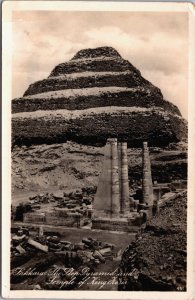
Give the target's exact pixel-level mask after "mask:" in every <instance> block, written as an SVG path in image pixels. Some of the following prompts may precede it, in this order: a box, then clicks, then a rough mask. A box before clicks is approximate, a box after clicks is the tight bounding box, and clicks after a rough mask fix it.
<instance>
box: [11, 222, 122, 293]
mask: <svg viewBox="0 0 195 300" xmlns="http://www.w3.org/2000/svg"><path fill="white" fill-rule="evenodd" d="M118 256H120V251H119V252H118V250H117V248H116V246H115V245H114V244H110V243H106V242H102V241H100V240H97V239H94V238H92V237H86V238H83V239H82V240H81V241H80V242H78V243H72V242H70V241H67V240H63V238H62V237H61V235H60V234H59V233H57V232H45V233H43V232H42V231H41V230H39V233H37V232H32V231H29V230H28V229H27V228H15V229H13V230H12V240H11V289H22V290H26V289H44V290H59V289H62V290H66V289H75V288H78V287H79V285H80V282H81V281H82V279H83V278H85V279H86V278H87V279H90V274H91V272H94V271H95V270H96V268H97V267H98V266H99V265H101V264H106V263H107V262H108V261H113V260H117V257H118Z"/></svg>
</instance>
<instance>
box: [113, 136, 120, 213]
mask: <svg viewBox="0 0 195 300" xmlns="http://www.w3.org/2000/svg"><path fill="white" fill-rule="evenodd" d="M111 153H112V171H111V176H112V208H111V211H112V216H113V217H117V216H118V215H119V212H120V194H119V168H118V149H117V139H112V141H111Z"/></svg>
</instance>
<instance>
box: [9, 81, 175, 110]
mask: <svg viewBox="0 0 195 300" xmlns="http://www.w3.org/2000/svg"><path fill="white" fill-rule="evenodd" d="M153 90H154V89H152V88H149V87H135V88H127V87H116V86H115V87H114V86H112V87H99V88H97V87H93V88H85V89H66V90H56V91H51V92H45V93H39V94H36V95H31V96H25V97H23V98H18V99H14V100H13V101H12V112H13V113H18V112H25V111H26V112H27V111H36V110H56V109H69V110H74V109H77V110H78V109H81V110H82V109H86V108H92V107H105V106H119V107H120V106H124V107H131V106H138V107H146V108H147V107H152V106H155V107H160V108H164V109H166V110H167V111H169V112H172V113H176V114H178V115H180V112H179V110H178V108H177V107H176V106H175V105H173V104H172V103H170V102H168V101H166V100H164V99H163V98H162V97H161V96H160V95H159V94H158V93H156V92H155V91H153Z"/></svg>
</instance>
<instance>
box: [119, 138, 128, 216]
mask: <svg viewBox="0 0 195 300" xmlns="http://www.w3.org/2000/svg"><path fill="white" fill-rule="evenodd" d="M128 212H129V182H128V160H127V143H126V142H123V143H122V144H121V214H128Z"/></svg>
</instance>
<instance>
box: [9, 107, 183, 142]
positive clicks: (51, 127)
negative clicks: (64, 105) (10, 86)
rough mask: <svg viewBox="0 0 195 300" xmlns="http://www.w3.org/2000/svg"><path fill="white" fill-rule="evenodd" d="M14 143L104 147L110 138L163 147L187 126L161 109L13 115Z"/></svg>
mask: <svg viewBox="0 0 195 300" xmlns="http://www.w3.org/2000/svg"><path fill="white" fill-rule="evenodd" d="M12 126H13V135H12V137H13V143H16V144H18V145H20V144H26V145H29V144H41V143H49V144H52V143H56V142H57V143H58V142H65V141H67V140H73V141H77V142H80V143H82V144H88V145H103V144H105V143H106V140H107V138H109V137H118V138H119V139H120V138H124V139H127V141H128V144H129V145H131V146H141V145H142V141H143V140H147V141H149V144H150V145H153V146H162V145H167V144H169V143H170V142H175V141H179V140H181V139H182V137H183V136H186V134H187V133H186V124H185V122H183V119H182V118H181V117H179V116H178V115H176V114H174V115H173V114H171V113H167V112H164V111H163V109H161V110H160V109H152V108H139V107H104V108H101V107H99V108H95V109H93V108H92V109H85V110H82V111H81V110H75V111H69V110H56V111H54V110H52V111H49V110H48V111H35V112H27V113H16V114H14V115H13V120H12Z"/></svg>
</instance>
